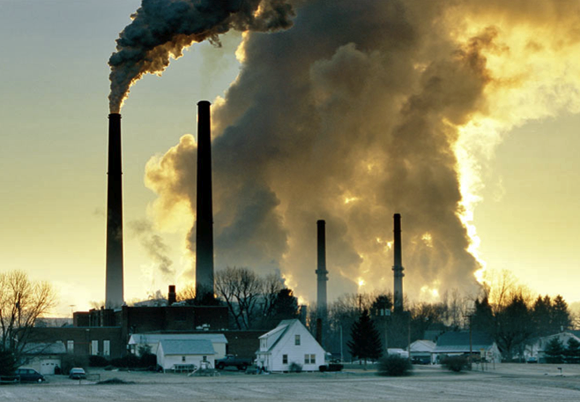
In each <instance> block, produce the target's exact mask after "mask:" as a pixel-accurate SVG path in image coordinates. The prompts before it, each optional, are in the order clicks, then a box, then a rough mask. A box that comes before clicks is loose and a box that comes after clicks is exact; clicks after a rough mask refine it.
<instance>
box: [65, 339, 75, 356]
mask: <svg viewBox="0 0 580 402" xmlns="http://www.w3.org/2000/svg"><path fill="white" fill-rule="evenodd" d="M66 351H67V353H74V352H75V341H66Z"/></svg>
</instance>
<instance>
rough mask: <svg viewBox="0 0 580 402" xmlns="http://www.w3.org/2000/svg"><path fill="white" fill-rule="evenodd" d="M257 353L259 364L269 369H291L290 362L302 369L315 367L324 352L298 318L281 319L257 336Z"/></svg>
mask: <svg viewBox="0 0 580 402" xmlns="http://www.w3.org/2000/svg"><path fill="white" fill-rule="evenodd" d="M256 355H257V363H258V366H260V367H263V368H264V369H266V370H268V371H278V372H279V371H290V370H291V367H292V364H293V363H295V365H296V366H299V367H301V369H302V370H304V371H318V368H319V367H320V366H321V365H323V364H325V360H324V357H325V355H326V352H325V351H324V349H323V348H322V346H320V344H319V343H318V342H317V341H316V339H315V338H314V337H313V336H312V334H311V333H310V332H309V331H308V329H306V327H305V326H304V325H303V324H302V323H301V322H300V320H283V321H281V322H280V324H278V326H277V327H276V328H274V329H273V330H272V331H270V332H267V333H265V334H264V335H262V336H260V349H259V350H258V352H256Z"/></svg>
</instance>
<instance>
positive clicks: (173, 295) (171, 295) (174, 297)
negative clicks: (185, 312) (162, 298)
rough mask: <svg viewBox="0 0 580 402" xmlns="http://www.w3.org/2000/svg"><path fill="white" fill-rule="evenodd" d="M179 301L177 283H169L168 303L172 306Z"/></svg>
mask: <svg viewBox="0 0 580 402" xmlns="http://www.w3.org/2000/svg"><path fill="white" fill-rule="evenodd" d="M176 301H177V293H176V292H175V285H169V291H168V292H167V305H168V306H171V305H172V304H173V303H175V302H176Z"/></svg>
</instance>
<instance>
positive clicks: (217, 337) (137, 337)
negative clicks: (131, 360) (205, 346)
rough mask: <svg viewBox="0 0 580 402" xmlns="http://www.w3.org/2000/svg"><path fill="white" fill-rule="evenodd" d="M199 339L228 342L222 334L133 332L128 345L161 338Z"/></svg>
mask: <svg viewBox="0 0 580 402" xmlns="http://www.w3.org/2000/svg"><path fill="white" fill-rule="evenodd" d="M186 339H190V340H199V339H207V340H209V341H211V342H212V343H228V340H227V339H226V337H225V335H224V334H203V333H202V334H133V335H131V338H130V339H129V345H138V344H141V343H158V342H160V341H162V340H167V341H169V340H186Z"/></svg>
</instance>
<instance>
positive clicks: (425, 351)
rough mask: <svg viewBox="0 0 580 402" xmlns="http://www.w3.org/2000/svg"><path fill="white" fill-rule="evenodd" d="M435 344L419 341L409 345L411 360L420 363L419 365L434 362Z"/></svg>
mask: <svg viewBox="0 0 580 402" xmlns="http://www.w3.org/2000/svg"><path fill="white" fill-rule="evenodd" d="M435 346H436V344H435V342H432V341H428V340H426V339H420V340H417V341H415V342H413V343H412V344H411V348H410V349H411V360H412V361H413V359H414V360H415V361H420V362H421V363H427V362H428V363H434V362H435V354H434V352H433V351H434V350H435Z"/></svg>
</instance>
